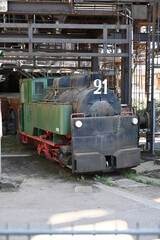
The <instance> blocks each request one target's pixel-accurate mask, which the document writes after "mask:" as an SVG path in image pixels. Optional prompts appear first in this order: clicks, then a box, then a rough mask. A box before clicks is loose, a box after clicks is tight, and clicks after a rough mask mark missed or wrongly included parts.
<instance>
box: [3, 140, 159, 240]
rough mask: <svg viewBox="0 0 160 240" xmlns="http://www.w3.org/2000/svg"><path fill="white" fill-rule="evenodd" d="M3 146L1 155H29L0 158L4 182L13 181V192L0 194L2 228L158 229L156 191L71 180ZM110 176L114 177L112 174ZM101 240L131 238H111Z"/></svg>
mask: <svg viewBox="0 0 160 240" xmlns="http://www.w3.org/2000/svg"><path fill="white" fill-rule="evenodd" d="M5 141H6V143H5ZM5 141H4V142H3V144H2V146H3V154H14V153H15V152H16V153H17V152H18V153H20V154H21V153H30V154H31V156H25V157H3V158H2V167H3V168H2V170H3V174H2V176H3V180H4V181H12V182H13V183H15V184H16V185H17V189H4V192H0V206H1V207H0V228H1V229H3V228H5V224H6V223H7V224H8V225H9V228H26V227H27V224H28V223H29V224H30V226H31V228H38V229H42V228H43V229H45V228H48V227H49V226H51V227H52V228H53V229H74V230H77V229H80V230H90V229H91V230H108V229H109V230H111V229H116V228H117V229H128V228H135V227H136V224H137V222H138V223H139V224H140V228H157V227H158V224H159V220H160V188H159V187H154V186H148V185H143V184H140V185H138V184H137V183H136V182H135V183H133V184H131V183H130V182H129V183H128V186H129V187H123V186H122V185H120V184H119V185H118V186H117V187H110V186H106V185H104V184H102V183H96V182H95V181H94V180H93V178H94V176H89V177H88V176H83V177H82V176H79V175H78V176H77V175H73V174H72V173H71V172H70V171H69V170H67V169H62V168H61V167H60V166H59V165H58V164H56V163H52V162H49V161H48V160H46V159H44V158H40V157H38V156H37V154H36V153H35V152H34V151H33V150H32V149H30V148H29V149H28V148H25V147H17V149H16V151H15V150H14V149H12V148H11V147H10V148H9V149H7V148H6V145H7V140H5ZM11 142H13V139H12V141H11ZM105 177H107V175H106V176H105ZM109 177H113V178H117V176H115V175H113V176H112V175H109ZM119 178H121V177H120V176H118V179H119ZM126 181H130V180H126ZM132 185H133V186H132ZM126 186H127V184H126ZM77 187H78V188H77ZM8 190H10V191H8ZM65 238H67V237H65ZM84 238H85V237H83V239H84ZM88 238H89V237H86V239H87V240H88ZM19 239H20V238H19ZM33 239H34V240H36V239H41V238H40V237H39V238H36V237H33ZM43 239H44V238H43ZM46 239H48V238H46ZM54 239H58V237H56V238H54ZM62 239H64V236H63V237H62ZM69 239H71V238H69ZM75 239H76V238H75ZM93 239H97V238H95V237H93ZM103 239H133V238H132V237H130V236H126V237H124V236H119V237H117V238H114V237H113V236H112V237H108V238H103ZM140 239H156V237H148V238H147V237H144V238H140ZM157 239H158V238H157Z"/></svg>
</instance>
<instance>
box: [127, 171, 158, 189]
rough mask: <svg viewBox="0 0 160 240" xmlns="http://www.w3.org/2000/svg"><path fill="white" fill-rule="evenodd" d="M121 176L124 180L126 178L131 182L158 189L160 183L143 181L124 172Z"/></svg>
mask: <svg viewBox="0 0 160 240" xmlns="http://www.w3.org/2000/svg"><path fill="white" fill-rule="evenodd" d="M123 176H124V177H125V178H128V179H130V180H133V181H135V182H138V183H143V184H146V185H151V186H157V187H160V183H157V182H155V181H153V180H149V179H143V178H140V177H137V176H136V175H135V174H133V173H131V172H126V173H125V174H124V175H123Z"/></svg>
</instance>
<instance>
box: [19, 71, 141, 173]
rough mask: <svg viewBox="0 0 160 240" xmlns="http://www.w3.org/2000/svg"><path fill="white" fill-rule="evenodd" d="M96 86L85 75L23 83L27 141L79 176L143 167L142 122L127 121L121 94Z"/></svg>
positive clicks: (22, 112)
mask: <svg viewBox="0 0 160 240" xmlns="http://www.w3.org/2000/svg"><path fill="white" fill-rule="evenodd" d="M96 81H97V82H98V83H101V81H100V80H99V79H97V80H95V81H94V82H92V81H91V80H90V78H89V77H88V76H87V75H85V74H79V75H72V76H62V77H58V76H57V77H56V76H54V77H48V78H35V79H22V80H20V94H21V104H20V110H19V113H20V114H19V134H20V138H21V141H22V142H25V143H30V144H34V145H36V146H37V151H38V154H40V155H41V154H44V155H45V157H46V158H48V159H50V160H55V161H57V162H59V163H60V164H61V165H62V166H66V167H68V168H71V169H72V172H75V173H89V172H110V171H115V170H118V169H125V168H132V167H135V166H137V165H139V164H140V149H139V148H138V147H137V141H138V119H137V117H136V116H134V115H122V114H121V104H120V101H119V99H118V97H117V96H116V94H115V93H114V92H113V91H111V90H109V89H106V86H105V85H103V84H101V85H96V84H97V83H96ZM97 87H98V89H97Z"/></svg>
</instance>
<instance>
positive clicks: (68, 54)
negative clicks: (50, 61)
mask: <svg viewBox="0 0 160 240" xmlns="http://www.w3.org/2000/svg"><path fill="white" fill-rule="evenodd" d="M86 55H87V57H128V53H91V52H85V53H84V52H83V53H82V52H57V53H56V52H33V53H32V57H33V56H35V57H42V58H43V57H49V56H51V57H86ZM5 56H30V54H29V53H28V52H20V51H19V52H13V51H12V52H6V53H5Z"/></svg>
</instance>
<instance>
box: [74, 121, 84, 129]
mask: <svg viewBox="0 0 160 240" xmlns="http://www.w3.org/2000/svg"><path fill="white" fill-rule="evenodd" d="M82 125H83V123H82V122H81V121H80V120H78V121H76V122H75V126H76V127H77V128H81V127H82Z"/></svg>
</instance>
